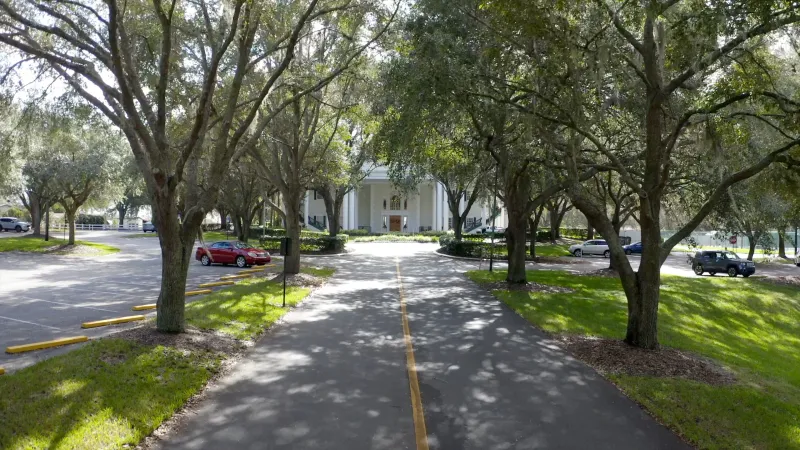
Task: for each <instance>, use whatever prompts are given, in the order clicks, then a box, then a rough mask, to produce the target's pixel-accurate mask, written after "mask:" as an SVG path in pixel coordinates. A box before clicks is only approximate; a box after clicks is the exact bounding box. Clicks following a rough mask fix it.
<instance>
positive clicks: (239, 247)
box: [194, 241, 272, 267]
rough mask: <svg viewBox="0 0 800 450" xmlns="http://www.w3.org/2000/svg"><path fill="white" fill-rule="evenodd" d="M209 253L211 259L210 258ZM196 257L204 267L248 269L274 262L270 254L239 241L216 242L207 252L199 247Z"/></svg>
mask: <svg viewBox="0 0 800 450" xmlns="http://www.w3.org/2000/svg"><path fill="white" fill-rule="evenodd" d="M209 253H210V256H211V257H209ZM194 257H195V259H196V260H198V261H200V263H201V264H203V265H204V266H210V265H211V264H212V263H216V264H223V265H224V264H236V266H237V267H247V266H252V265H257V264H267V263H269V262H270V261H272V257H270V255H269V252H267V251H265V250H263V249H260V248H255V247H253V246H252V245H250V244H246V243H244V242H238V241H220V242H214V243H213V244H211V245H209V246H208V250H207V251H206V248H205V247H198V248H197V252H196V253H195V256H194Z"/></svg>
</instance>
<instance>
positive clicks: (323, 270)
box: [300, 267, 336, 278]
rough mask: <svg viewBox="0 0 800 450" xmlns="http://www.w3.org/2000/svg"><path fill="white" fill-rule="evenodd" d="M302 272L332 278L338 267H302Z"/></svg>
mask: <svg viewBox="0 0 800 450" xmlns="http://www.w3.org/2000/svg"><path fill="white" fill-rule="evenodd" d="M300 272H302V273H307V274H309V275H314V276H316V277H320V278H330V277H332V276H333V274H334V273H336V269H334V268H331V267H301V268H300Z"/></svg>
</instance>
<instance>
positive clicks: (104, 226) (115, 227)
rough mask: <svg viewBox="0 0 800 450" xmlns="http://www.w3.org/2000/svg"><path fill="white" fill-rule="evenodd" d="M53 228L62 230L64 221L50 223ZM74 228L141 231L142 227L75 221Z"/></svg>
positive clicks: (130, 224) (128, 224) (82, 229)
mask: <svg viewBox="0 0 800 450" xmlns="http://www.w3.org/2000/svg"><path fill="white" fill-rule="evenodd" d="M50 228H52V229H54V230H63V229H64V228H66V224H64V223H54V224H51V225H50ZM75 229H76V230H78V231H142V227H141V226H139V224H138V223H126V224H124V225H122V226H118V225H108V224H102V225H101V224H82V223H76V224H75Z"/></svg>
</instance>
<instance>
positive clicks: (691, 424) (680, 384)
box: [468, 271, 800, 449]
mask: <svg viewBox="0 0 800 450" xmlns="http://www.w3.org/2000/svg"><path fill="white" fill-rule="evenodd" d="M468 276H469V278H470V279H472V280H473V281H476V282H478V283H479V284H483V285H485V286H487V287H489V288H490V289H492V290H493V292H494V295H495V296H496V297H497V298H499V299H500V300H502V301H503V302H504V303H506V304H507V305H508V306H509V307H511V308H512V309H514V310H515V311H517V312H518V313H519V314H520V315H522V316H523V317H524V318H526V319H527V320H528V321H530V322H531V323H533V324H535V325H536V326H538V327H539V328H541V329H543V330H545V331H547V332H549V333H552V334H553V335H554V336H555V337H557V338H558V339H560V340H561V341H562V343H563V344H564V346H565V347H566V348H567V349H568V350H570V351H572V352H573V354H575V356H577V357H578V358H580V359H583V360H584V361H587V362H588V363H590V364H591V365H593V366H594V367H595V368H597V369H598V371H600V372H601V373H603V375H605V376H606V377H607V378H609V379H610V380H611V381H613V382H614V383H615V384H616V385H617V386H619V387H620V388H621V389H622V390H623V391H624V392H625V393H626V394H627V395H629V396H630V397H631V398H633V399H634V400H635V401H637V402H638V403H640V404H642V405H643V406H644V407H645V408H647V409H648V410H649V411H650V412H651V413H652V414H654V415H655V416H656V417H657V418H658V419H659V421H661V422H663V423H664V424H666V425H667V426H669V427H671V428H672V429H673V430H675V431H676V432H678V433H679V434H681V435H682V436H684V437H685V438H686V439H688V440H689V441H691V442H692V443H693V444H695V445H696V446H698V447H699V448H763V449H788V448H800V369H798V368H800V295H798V293H797V292H798V291H797V286H779V285H774V284H769V283H767V282H766V281H765V280H759V279H749V280H744V279H728V278H725V279H714V278H710V277H708V278H683V277H670V276H665V277H664V278H663V285H662V288H661V303H660V308H659V340H660V342H661V345H662V349H661V350H659V351H657V352H652V351H646V350H639V349H632V348H631V347H628V346H627V345H625V344H621V343H620V339H622V337H623V336H624V333H625V324H626V320H627V306H626V301H625V296H624V294H623V292H622V290H621V286H620V282H619V280H618V279H617V278H614V277H598V276H577V275H572V274H568V273H565V272H551V271H530V272H528V280H529V281H530V282H532V283H533V284H531V285H529V286H525V287H524V288H519V287H516V288H514V289H511V290H508V289H506V288H505V286H503V283H502V280H503V279H504V278H505V276H506V274H505V273H504V272H494V273H493V274H490V273H489V272H485V271H477V272H469V273H468ZM585 336H593V337H596V338H593V339H587V338H585ZM632 361H633V362H635V364H631V362H632Z"/></svg>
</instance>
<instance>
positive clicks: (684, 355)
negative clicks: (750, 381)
mask: <svg viewBox="0 0 800 450" xmlns="http://www.w3.org/2000/svg"><path fill="white" fill-rule="evenodd" d="M555 339H556V340H558V341H559V342H560V343H561V345H562V346H563V347H564V348H565V349H566V350H567V351H569V352H570V353H572V355H573V356H575V357H576V358H577V359H580V360H581V361H583V362H585V363H586V364H589V365H590V366H592V367H593V368H594V369H595V370H597V371H598V372H600V373H601V374H603V375H606V374H622V375H633V376H651V377H667V378H684V379H687V380H693V381H699V382H701V383H706V384H710V385H726V384H732V383H734V382H735V381H736V379H735V377H734V376H733V374H731V373H730V372H728V371H726V370H725V369H723V368H722V367H719V366H718V365H716V364H714V363H713V362H711V361H708V360H705V359H702V358H699V357H697V356H695V355H692V354H690V353H688V352H682V351H680V350H675V349H672V348H665V347H662V348H660V349H658V350H645V349H641V348H636V347H632V346H630V345H628V344H626V343H625V342H623V341H620V340H617V339H604V338H595V337H590V336H575V335H560V336H556V337H555Z"/></svg>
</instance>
